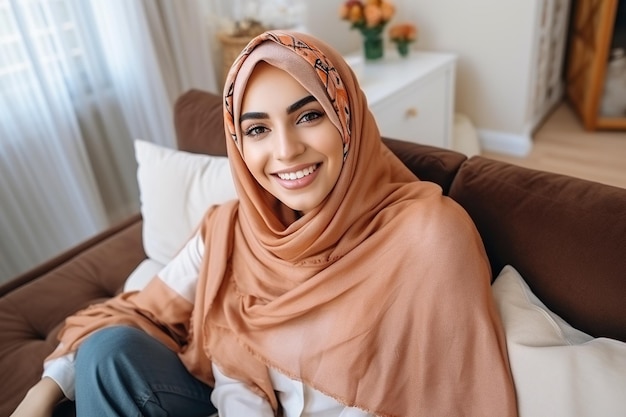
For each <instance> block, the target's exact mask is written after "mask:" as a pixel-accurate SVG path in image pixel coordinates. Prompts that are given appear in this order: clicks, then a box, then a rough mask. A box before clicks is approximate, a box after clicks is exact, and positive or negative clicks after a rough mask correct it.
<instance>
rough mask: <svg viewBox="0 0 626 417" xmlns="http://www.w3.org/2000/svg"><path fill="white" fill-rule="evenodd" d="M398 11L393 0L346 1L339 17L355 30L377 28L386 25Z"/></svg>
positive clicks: (340, 8) (340, 9)
mask: <svg viewBox="0 0 626 417" xmlns="http://www.w3.org/2000/svg"><path fill="white" fill-rule="evenodd" d="M395 12H396V9H395V7H394V5H393V4H392V3H391V0H364V1H363V0H346V1H345V2H344V3H343V4H342V5H341V6H340V7H339V17H340V18H341V19H342V20H347V21H348V22H350V23H351V24H352V27H353V28H375V27H378V26H383V25H385V24H386V23H387V22H388V21H389V20H391V18H392V17H393V15H394V14H395Z"/></svg>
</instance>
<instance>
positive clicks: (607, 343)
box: [492, 265, 626, 417]
mask: <svg viewBox="0 0 626 417" xmlns="http://www.w3.org/2000/svg"><path fill="white" fill-rule="evenodd" d="M492 287H493V293H494V297H495V300H496V304H497V306H498V309H499V310H500V314H501V316H502V320H503V323H504V329H505V332H506V341H507V347H508V351H509V359H510V362H511V370H512V372H513V379H514V381H515V389H516V392H517V397H518V408H519V415H520V417H539V416H549V417H560V416H562V417H575V416H589V417H591V416H593V417H596V416H626V343H622V342H620V341H617V340H613V339H607V338H593V337H592V336H590V335H588V334H585V333H583V332H581V331H580V330H577V329H575V328H573V327H572V326H570V325H569V324H568V323H567V322H565V321H564V320H563V319H561V318H560V317H559V316H557V315H556V314H554V313H553V312H552V311H550V310H549V309H548V308H547V307H546V306H545V305H544V304H543V303H542V302H541V301H540V300H539V299H538V298H537V297H536V296H535V295H534V294H533V293H532V291H531V290H530V288H529V287H528V285H527V284H526V282H525V281H524V279H523V278H522V277H521V276H520V274H519V273H518V272H517V271H516V270H515V269H514V268H513V267H512V266H510V265H508V266H506V267H504V269H503V270H502V272H501V273H500V275H499V276H498V278H497V279H496V280H495V282H494V284H493V286H492Z"/></svg>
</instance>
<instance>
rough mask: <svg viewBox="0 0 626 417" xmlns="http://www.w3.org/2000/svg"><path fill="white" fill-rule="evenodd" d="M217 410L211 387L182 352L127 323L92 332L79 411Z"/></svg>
mask: <svg viewBox="0 0 626 417" xmlns="http://www.w3.org/2000/svg"><path fill="white" fill-rule="evenodd" d="M215 412H216V409H215V407H214V406H213V404H212V403H211V387H210V386H208V385H206V384H204V383H203V382H201V381H200V380H198V379H196V378H195V377H194V376H193V375H191V374H190V373H189V371H187V369H186V368H185V366H184V365H183V363H182V362H181V361H180V359H179V358H178V355H177V354H176V353H174V352H173V351H171V350H170V349H168V348H167V347H166V346H165V345H163V344H162V343H161V342H159V341H158V340H156V339H154V338H153V337H151V336H149V335H148V334H146V333H145V332H143V331H141V330H138V329H135V328H132V327H127V326H118V327H110V328H105V329H102V330H100V331H98V332H96V333H94V334H93V335H91V336H90V337H89V338H88V339H87V340H85V342H84V343H83V344H82V345H81V346H80V348H79V349H78V352H77V354H76V415H77V416H78V417H91V416H125V417H126V416H132V417H139V416H145V417H157V416H158V417H161V416H175V417H205V416H209V415H211V414H213V413H215Z"/></svg>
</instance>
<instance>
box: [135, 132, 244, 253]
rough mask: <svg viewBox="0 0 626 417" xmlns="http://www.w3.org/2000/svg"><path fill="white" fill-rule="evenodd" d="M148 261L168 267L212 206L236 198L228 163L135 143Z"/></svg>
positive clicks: (145, 248) (220, 157)
mask: <svg viewBox="0 0 626 417" xmlns="http://www.w3.org/2000/svg"><path fill="white" fill-rule="evenodd" d="M135 157H136V159H137V163H138V168H137V181H138V183H139V193H140V201H141V214H142V217H143V245H144V250H145V252H146V255H148V257H149V258H150V259H152V260H154V261H156V262H157V263H159V264H161V265H165V264H167V263H168V262H169V261H170V260H171V259H172V258H173V257H174V255H176V253H177V252H178V251H179V250H180V249H181V248H182V247H183V245H184V244H185V243H186V242H187V240H188V239H189V238H190V237H191V235H192V234H193V232H194V231H195V230H196V228H197V227H198V225H199V223H200V220H201V219H202V217H203V215H204V213H205V212H206V210H207V209H208V208H209V207H210V206H211V205H214V204H220V203H223V202H225V201H228V200H231V199H235V198H237V195H236V193H235V186H234V184H233V180H232V175H231V172H230V166H229V164H228V159H227V158H226V157H222V156H209V155H203V154H194V153H189V152H183V151H178V150H174V149H170V148H165V147H162V146H159V145H155V144H153V143H150V142H146V141H142V140H136V141H135Z"/></svg>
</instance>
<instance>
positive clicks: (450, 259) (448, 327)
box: [62, 31, 516, 417]
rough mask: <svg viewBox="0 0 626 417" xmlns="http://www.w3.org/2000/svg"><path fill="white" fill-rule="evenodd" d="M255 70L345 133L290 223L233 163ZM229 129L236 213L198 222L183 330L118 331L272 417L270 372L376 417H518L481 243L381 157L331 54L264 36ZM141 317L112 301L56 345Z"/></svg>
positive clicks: (360, 98)
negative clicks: (242, 395)
mask: <svg viewBox="0 0 626 417" xmlns="http://www.w3.org/2000/svg"><path fill="white" fill-rule="evenodd" d="M261 61H264V62H267V63H269V64H270V65H273V66H276V67H277V68H280V69H282V70H284V71H286V72H287V73H289V74H290V75H291V76H293V77H294V78H295V79H296V80H297V81H298V82H300V83H301V84H302V85H303V87H304V88H305V89H307V90H308V91H310V93H311V94H312V95H313V96H314V97H315V98H316V99H317V100H318V101H319V102H320V103H321V105H322V106H323V108H324V109H325V111H326V113H327V114H328V117H330V119H331V121H332V122H333V123H334V125H335V126H336V127H337V129H338V130H339V132H340V133H341V136H342V140H343V144H344V165H343V167H342V171H341V173H340V176H339V179H338V181H337V183H336V185H335V187H334V188H333V189H332V191H331V192H330V194H329V195H328V197H327V198H326V199H325V200H324V201H323V202H322V204H320V206H318V207H317V208H315V209H313V210H311V211H310V212H308V213H306V214H304V215H303V216H301V217H299V216H296V215H295V214H294V213H293V212H292V211H291V210H289V209H288V208H287V207H285V206H284V205H283V204H282V203H281V202H280V201H277V200H276V198H274V197H273V196H272V195H271V194H269V193H267V192H266V191H265V190H264V189H262V188H261V186H260V185H259V184H258V183H257V182H256V181H255V179H254V177H253V176H252V174H251V173H250V172H249V171H248V169H247V168H246V165H245V161H244V160H243V158H242V153H241V140H242V134H241V130H240V127H239V123H238V117H239V115H240V110H241V105H242V99H243V94H244V92H245V85H246V82H247V80H248V78H249V77H250V75H251V73H252V71H254V67H255V65H256V64H257V63H258V62H261ZM279 93H280V92H277V94H279ZM270 99H271V98H269V97H268V100H270ZM224 120H225V133H226V137H227V141H228V143H227V149H228V156H229V160H230V163H231V168H232V172H233V176H234V182H235V186H236V188H237V193H238V197H239V200H238V201H237V202H232V203H228V204H224V205H221V206H218V207H214V208H211V209H210V210H209V211H208V213H207V215H206V217H205V219H204V221H203V224H202V226H201V233H202V236H203V239H204V243H205V255H204V258H203V263H202V265H201V270H200V275H199V280H198V287H197V293H196V298H195V300H194V305H193V308H192V310H191V311H190V312H189V314H190V318H189V323H187V328H186V329H185V331H181V332H172V330H171V329H170V330H169V331H168V332H164V331H162V330H159V329H155V328H154V327H153V326H152V325H150V324H147V323H146V322H145V320H143V321H141V320H139V319H135V318H132V314H126V315H125V316H124V317H125V319H124V320H126V321H130V322H131V323H133V324H134V325H137V326H138V327H142V328H145V329H147V330H148V331H150V332H151V334H155V335H156V337H159V338H160V339H162V340H164V341H166V343H168V345H170V346H171V347H172V348H173V349H177V350H178V351H179V354H180V357H181V359H182V360H183V362H184V363H185V364H186V366H187V367H188V368H189V369H190V371H191V372H192V373H194V375H196V376H197V377H198V378H200V379H203V380H205V381H207V382H209V383H212V382H213V377H212V374H211V363H215V364H216V365H218V366H219V367H220V370H221V371H222V372H223V373H225V374H226V375H228V376H230V377H232V378H235V379H238V380H241V381H244V382H245V383H247V384H248V385H249V386H250V387H251V388H252V389H253V390H255V391H256V392H257V393H258V394H259V395H262V396H264V397H265V398H267V400H268V401H269V402H270V403H271V405H272V407H273V408H274V410H277V412H278V410H279V404H278V400H277V398H276V395H275V392H274V390H273V387H272V384H271V381H270V377H269V372H268V370H269V369H274V370H276V371H278V372H280V373H282V374H284V375H287V376H289V377H290V378H292V379H296V380H299V381H302V382H303V383H304V384H306V385H308V386H310V387H312V388H315V389H317V390H319V391H321V392H323V393H325V394H327V395H329V396H331V397H333V398H335V399H337V400H338V401H339V402H341V403H343V404H345V405H346V406H354V407H358V408H360V409H363V410H366V411H369V412H371V413H373V414H376V415H380V416H389V417H391V416H421V415H427V416H459V415H476V416H498V417H502V416H513V415H516V411H515V408H516V406H515V395H514V389H513V382H512V379H511V374H510V371H509V366H508V360H507V355H506V344H505V340H504V335H503V331H502V327H501V323H500V320H499V317H498V315H497V312H496V309H495V307H494V303H493V300H492V298H491V291H490V269H489V264H488V261H487V258H486V255H485V252H484V248H483V246H482V242H481V239H480V236H479V235H478V233H477V231H476V229H475V227H474V225H473V223H472V221H471V219H470V218H469V216H468V215H467V214H466V213H465V211H464V210H463V209H462V208H461V207H460V206H459V205H457V204H456V203H455V202H454V201H453V200H451V199H450V198H448V197H445V196H443V195H442V192H441V188H440V187H438V186H437V185H435V184H432V183H429V182H423V181H419V180H418V179H417V178H415V177H414V175H413V174H412V173H411V172H410V171H409V170H408V169H407V168H406V167H405V166H404V165H403V164H402V162H401V161H399V160H398V159H397V158H396V157H395V156H394V155H393V153H392V152H390V151H389V150H388V149H387V148H386V147H385V146H384V144H383V143H382V141H381V137H380V133H379V130H378V128H377V125H376V122H375V120H374V117H373V115H372V113H371V112H370V110H369V108H368V105H367V99H366V97H365V95H364V93H363V92H362V90H361V89H360V87H359V84H358V79H357V77H356V75H355V74H354V73H353V71H352V70H351V68H350V67H349V66H348V65H347V63H346V62H345V61H344V59H343V58H342V57H341V56H340V55H339V54H338V52H337V51H335V50H334V49H333V48H331V47H329V46H328V45H326V44H325V43H324V42H322V41H320V40H318V39H315V38H313V37H311V36H309V35H305V34H299V33H294V32H285V31H271V32H267V33H264V34H262V35H260V36H259V37H257V38H255V39H254V40H252V41H251V42H250V44H249V45H248V46H247V47H246V48H245V49H244V50H243V51H242V53H241V55H240V56H239V58H238V59H237V60H236V61H235V63H234V64H233V66H232V68H231V70H230V72H229V74H228V77H227V80H226V85H225V89H224ZM139 307H141V308H146V309H147V308H152V309H158V308H162V307H160V306H159V303H158V300H154V299H151V298H150V289H149V288H148V289H147V290H146V291H143V292H141V293H137V294H132V295H122V296H120V297H118V298H117V299H115V300H113V301H110V302H108V303H107V304H106V307H103V306H100V307H96V309H95V310H93V309H91V313H89V314H88V315H89V316H91V318H90V319H77V318H73V319H71V320H69V321H68V326H67V328H66V330H65V331H64V334H63V338H62V340H63V342H64V345H65V346H68V348H67V349H72V348H75V347H76V346H77V344H78V343H77V341H79V340H80V339H81V338H82V337H85V335H86V334H88V331H85V330H84V329H85V328H88V329H89V331H92V330H93V328H94V327H101V326H103V325H108V324H111V323H112V322H113V323H115V322H119V321H121V319H120V318H119V316H120V313H119V311H121V310H124V311H128V310H133V309H137V308H139ZM104 316H106V317H107V318H103V317H104ZM144 316H145V314H144V315H142V317H144ZM111 317H113V318H111ZM116 317H118V318H116ZM129 317H130V318H129ZM94 323H96V324H94ZM81 328H82V329H83V330H81Z"/></svg>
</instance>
